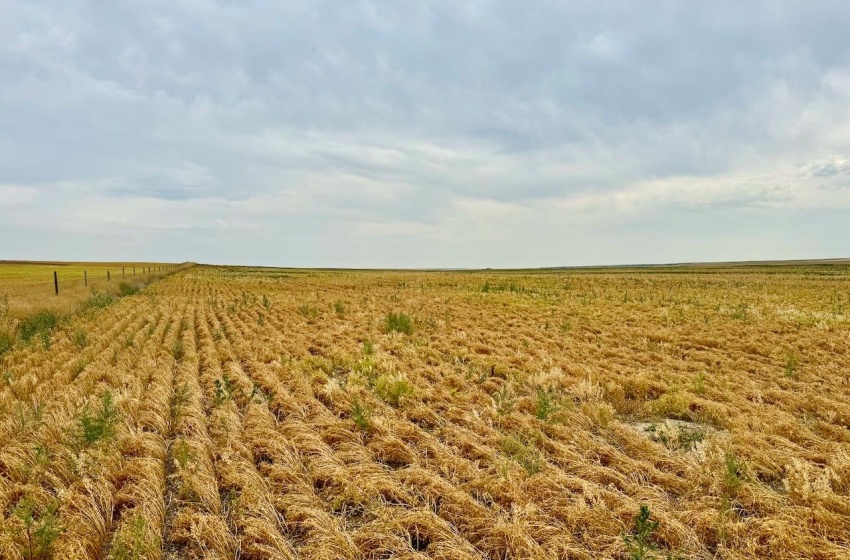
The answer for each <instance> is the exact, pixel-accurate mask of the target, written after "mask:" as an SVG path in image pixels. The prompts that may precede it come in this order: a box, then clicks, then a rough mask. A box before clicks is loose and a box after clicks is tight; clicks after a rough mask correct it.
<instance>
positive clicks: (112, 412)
mask: <svg viewBox="0 0 850 560" xmlns="http://www.w3.org/2000/svg"><path fill="white" fill-rule="evenodd" d="M118 420H119V413H118V409H117V408H115V403H114V402H113V400H112V393H111V392H109V391H104V392H103V394H102V395H101V397H100V408H99V409H98V410H97V412H96V413H95V414H94V415H91V414H90V413H89V409H88V406H86V408H85V409H84V410H83V415H82V417H81V418H80V421H79V428H80V435H81V438H82V440H83V441H84V442H85V443H87V444H89V445H92V444H94V443H96V442H98V441H100V440H110V439H112V438H113V437H115V425H116V424H117V423H118Z"/></svg>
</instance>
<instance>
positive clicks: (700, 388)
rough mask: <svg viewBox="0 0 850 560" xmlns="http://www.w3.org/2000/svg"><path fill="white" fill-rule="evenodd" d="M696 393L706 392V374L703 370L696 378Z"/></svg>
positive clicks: (702, 393)
mask: <svg viewBox="0 0 850 560" xmlns="http://www.w3.org/2000/svg"><path fill="white" fill-rule="evenodd" d="M694 393H696V394H697V395H704V394H705V374H704V373H702V372H700V374H699V375H697V377H696V379H695V380H694Z"/></svg>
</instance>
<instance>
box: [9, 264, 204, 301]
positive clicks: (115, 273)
mask: <svg viewBox="0 0 850 560" xmlns="http://www.w3.org/2000/svg"><path fill="white" fill-rule="evenodd" d="M187 266H189V263H181V264H164V265H137V266H122V267H115V268H95V269H93V270H91V271H89V270H73V271H70V270H65V271H63V270H61V269H60V270H53V271H52V277H50V278H49V280H48V278H45V279H44V280H43V281H40V282H28V283H26V284H22V283H18V282H5V283H4V282H2V281H0V292H2V293H4V294H6V295H8V296H11V297H15V296H28V295H47V294H50V293H53V294H55V295H57V296H58V295H59V294H60V293H64V292H66V291H71V290H75V289H79V288H88V287H91V288H96V287H98V286H103V287H108V286H109V285H110V284H112V282H113V281H116V282H120V281H126V280H132V279H134V278H135V279H139V280H145V281H147V280H149V279H150V278H151V277H152V276H159V275H163V274H172V273H174V272H177V271H179V270H181V269H184V268H186V267H187ZM4 284H5V285H4Z"/></svg>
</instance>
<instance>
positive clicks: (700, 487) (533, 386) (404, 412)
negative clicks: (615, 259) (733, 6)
mask: <svg viewBox="0 0 850 560" xmlns="http://www.w3.org/2000/svg"><path fill="white" fill-rule="evenodd" d="M0 292H2V288H0ZM848 347H850V267H847V266H839V265H823V266H798V267H784V266H775V267H725V268H724V267H702V268H668V269H662V268H659V269H610V270H574V271H564V270H557V271H554V270H553V271H531V272H490V271H488V272H355V271H298V270H281V269H243V268H224V267H206V266H195V267H192V268H189V269H187V270H183V271H180V272H178V273H176V274H173V275H171V276H169V277H167V278H164V279H162V280H160V281H158V282H155V283H153V284H151V285H149V286H148V287H147V288H146V289H144V290H143V291H141V292H140V293H138V294H135V295H127V297H123V298H121V299H118V300H115V301H111V300H110V301H108V302H104V304H103V305H97V306H94V307H90V308H89V309H87V310H85V311H83V312H81V313H79V314H77V315H75V316H74V317H73V318H71V319H70V320H68V321H66V322H62V323H60V324H58V325H56V326H54V327H52V328H51V330H50V331H49V332H47V333H46V334H43V335H40V336H35V337H32V339H31V340H30V341H29V342H24V341H19V342H18V343H16V344H15V345H14V346H13V347H12V348H10V349H8V350H7V351H6V352H5V353H4V354H3V355H2V357H0V373H2V378H0V558H4V559H5V558H8V559H10V560H18V559H30V558H62V559H82V558H85V559H99V558H104V559H106V558H109V559H116V560H123V559H159V558H166V559H175V560H176V559H182V558H187V559H194V558H220V559H233V558H241V559H262V558H281V559H289V558H304V559H320V560H322V559H329V560H330V559H338V558H358V559H382V558H405V559H414V558H421V559H425V558H442V559H459V560H462V559H473V558H477V559H485V558H486V559H508V558H511V559H544V558H546V559H560V558H582V559H585V558H586V559H591V558H593V559H596V558H641V557H643V558H668V557H669V558H683V559H684V558H688V559H708V558H817V559H835V558H850V400H849V398H850V351H848ZM642 506H646V507H647V508H648V512H649V518H648V519H641V518H637V519H636V517H637V516H638V513H639V512H640V511H641V507H642ZM644 511H645V512H646V511H647V510H646V509H644ZM656 523H657V525H656ZM641 555H643V556H641Z"/></svg>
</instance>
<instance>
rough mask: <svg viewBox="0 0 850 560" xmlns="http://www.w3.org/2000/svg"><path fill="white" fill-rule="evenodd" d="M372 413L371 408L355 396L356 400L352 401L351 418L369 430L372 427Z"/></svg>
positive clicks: (366, 430)
mask: <svg viewBox="0 0 850 560" xmlns="http://www.w3.org/2000/svg"><path fill="white" fill-rule="evenodd" d="M371 414H372V413H371V411H370V410H369V408H368V407H367V406H366V405H364V404H363V403H361V402H360V399H358V398H357V397H354V401H353V402H352V403H351V419H352V420H353V421H354V423H355V424H356V425H357V427H358V428H360V429H361V430H363V431H364V432H368V431H369V429H370V428H371V427H372V423H371V422H370V420H369V417H370V416H371Z"/></svg>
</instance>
